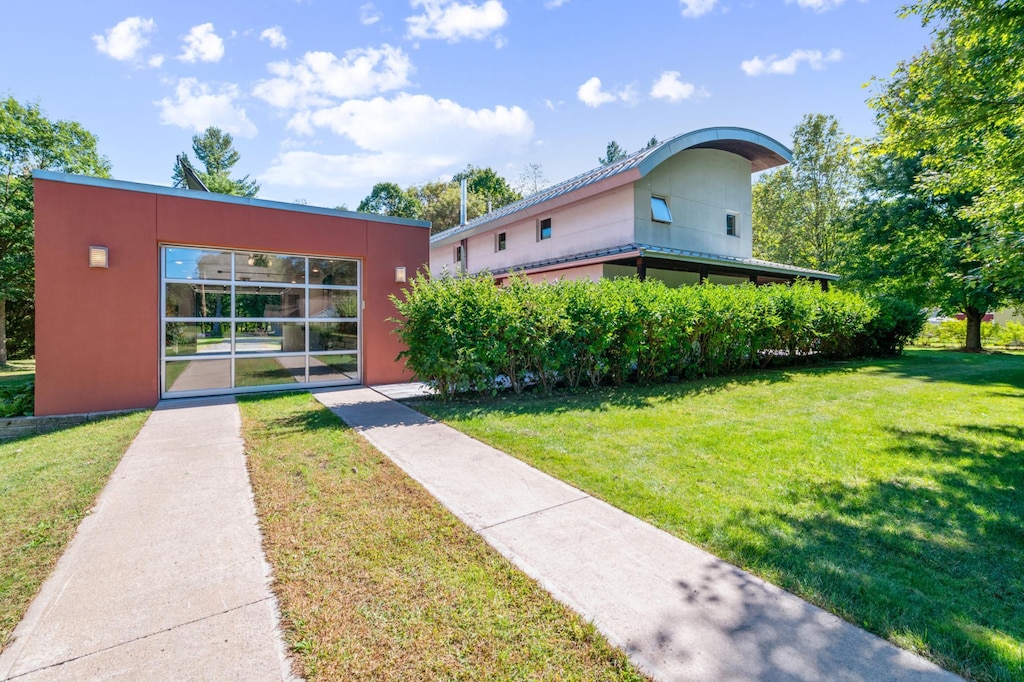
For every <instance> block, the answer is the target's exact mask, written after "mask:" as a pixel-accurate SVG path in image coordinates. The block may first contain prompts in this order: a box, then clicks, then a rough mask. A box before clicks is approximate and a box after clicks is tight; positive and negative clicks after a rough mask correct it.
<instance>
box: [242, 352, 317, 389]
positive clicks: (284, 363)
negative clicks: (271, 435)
mask: <svg viewBox="0 0 1024 682" xmlns="http://www.w3.org/2000/svg"><path fill="white" fill-rule="evenodd" d="M296 382H297V383H305V382H306V358H305V357H291V358H240V359H238V360H235V386H238V387H241V386H270V385H273V384H293V383H296Z"/></svg>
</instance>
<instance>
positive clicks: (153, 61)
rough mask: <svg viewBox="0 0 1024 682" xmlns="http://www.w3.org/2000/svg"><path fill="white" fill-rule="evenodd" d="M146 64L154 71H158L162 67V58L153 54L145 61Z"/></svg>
mask: <svg viewBox="0 0 1024 682" xmlns="http://www.w3.org/2000/svg"><path fill="white" fill-rule="evenodd" d="M146 64H148V65H149V66H151V67H153V68H154V69H159V68H160V67H161V66H163V65H164V56H163V55H162V54H155V55H153V56H152V57H150V58H149V59H147V60H146Z"/></svg>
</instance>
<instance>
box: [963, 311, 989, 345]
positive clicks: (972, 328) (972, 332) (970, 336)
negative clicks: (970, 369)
mask: <svg viewBox="0 0 1024 682" xmlns="http://www.w3.org/2000/svg"><path fill="white" fill-rule="evenodd" d="M964 314H965V315H966V316H967V343H966V344H964V350H966V351H970V352H975V353H976V352H978V351H980V350H981V319H982V318H983V317H984V316H985V311H984V310H978V309H977V308H975V307H974V306H967V308H965V309H964Z"/></svg>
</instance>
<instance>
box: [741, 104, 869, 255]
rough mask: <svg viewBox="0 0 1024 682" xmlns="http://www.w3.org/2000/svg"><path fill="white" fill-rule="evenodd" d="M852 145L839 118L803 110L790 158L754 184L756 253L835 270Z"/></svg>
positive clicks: (850, 188) (850, 183) (850, 182)
mask: <svg viewBox="0 0 1024 682" xmlns="http://www.w3.org/2000/svg"><path fill="white" fill-rule="evenodd" d="M853 170H854V156H853V144H852V142H851V141H850V139H849V138H848V137H847V136H846V135H845V134H844V133H843V130H842V128H841V127H840V125H839V121H838V120H837V119H836V118H835V117H834V116H827V115H825V114H807V115H806V116H804V118H803V120H802V121H801V122H800V123H799V124H797V126H796V128H794V129H793V162H792V163H790V164H789V165H787V166H783V167H782V168H780V169H778V170H776V171H774V172H771V173H766V174H764V175H762V176H761V178H760V179H759V180H758V182H757V183H756V184H755V185H754V189H753V197H752V199H753V209H752V211H753V215H752V223H753V240H754V255H755V256H757V257H759V258H764V259H766V260H771V261H777V262H780V263H788V264H790V265H797V266H800V267H806V268H814V269H818V270H826V271H834V270H835V269H837V268H838V267H839V265H840V243H841V240H842V232H843V223H842V219H843V215H844V211H845V210H846V209H847V208H848V207H849V205H850V204H851V202H852V201H853V196H854V176H853Z"/></svg>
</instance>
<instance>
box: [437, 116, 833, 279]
mask: <svg viewBox="0 0 1024 682" xmlns="http://www.w3.org/2000/svg"><path fill="white" fill-rule="evenodd" d="M791 160H792V153H791V152H790V151H789V150H788V149H786V147H784V146H783V145H781V144H779V143H778V142H776V141H775V140H773V139H772V138H770V137H768V136H766V135H763V134H761V133H758V132H755V131H753V130H746V129H744V128H707V129H704V130H697V131H694V132H690V133H685V134H683V135H678V136H676V137H674V138H672V139H670V140H667V141H665V142H662V143H661V144H658V145H655V146H653V147H650V148H648V149H644V150H643V151H640V152H637V153H636V154H633V155H631V156H628V157H626V158H624V159H622V160H620V161H616V162H615V163H612V164H609V165H607V166H602V167H600V168H595V169H594V170H592V171H589V172H587V173H584V174H582V175H579V176H577V177H575V178H572V179H570V180H566V181H565V182H562V183H559V184H557V185H554V186H552V187H549V188H547V189H545V190H542V191H541V192H538V193H536V194H534V195H532V196H528V197H526V198H524V199H522V200H521V201H517V202H515V203H513V204H509V205H508V206H504V207H502V208H500V209H498V210H496V211H492V212H490V213H488V214H486V215H484V216H481V217H479V218H477V219H475V220H472V221H470V222H468V223H467V224H465V225H460V226H458V227H453V228H451V229H449V230H445V231H444V232H440V233H438V234H436V235H434V236H433V237H432V238H431V240H430V269H431V272H432V273H434V274H435V275H436V274H438V273H440V272H442V271H443V270H447V271H448V272H453V273H454V272H465V273H470V274H472V273H478V272H482V271H485V270H486V271H488V272H490V273H491V274H492V275H494V276H495V277H496V278H498V279H499V280H500V279H503V278H504V277H507V275H508V274H509V273H510V272H512V271H522V272H525V273H526V274H527V275H528V276H529V277H530V278H531V279H549V280H553V279H558V278H561V277H565V278H570V279H576V278H580V277H587V278H590V279H593V280H597V279H600V278H603V277H620V276H628V275H639V276H640V277H641V278H647V277H651V278H657V279H660V280H663V281H665V282H666V283H668V284H670V285H672V286H678V285H683V284H697V283H698V282H702V281H710V282H714V283H720V284H737V283H741V282H755V283H757V284H767V283H771V282H790V281H793V280H794V279H796V278H798V277H802V278H807V279H810V280H815V281H819V282H822V283H827V282H829V281H834V280H837V279H838V276H837V275H834V274H832V273H828V272H821V271H818V270H808V269H805V268H798V267H795V266H792V265H786V264H784V263H772V262H769V261H764V260H759V259H756V258H753V257H752V256H753V240H752V235H751V221H750V212H751V184H750V183H751V179H750V176H751V174H752V173H756V172H758V171H763V170H768V169H770V168H776V167H778V166H782V165H784V164H786V163H789V162H790V161H791Z"/></svg>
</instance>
